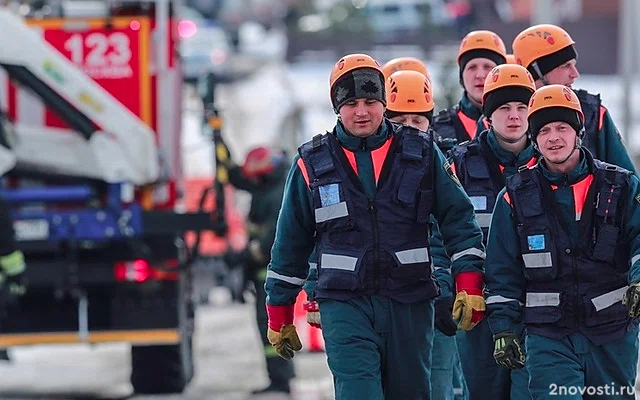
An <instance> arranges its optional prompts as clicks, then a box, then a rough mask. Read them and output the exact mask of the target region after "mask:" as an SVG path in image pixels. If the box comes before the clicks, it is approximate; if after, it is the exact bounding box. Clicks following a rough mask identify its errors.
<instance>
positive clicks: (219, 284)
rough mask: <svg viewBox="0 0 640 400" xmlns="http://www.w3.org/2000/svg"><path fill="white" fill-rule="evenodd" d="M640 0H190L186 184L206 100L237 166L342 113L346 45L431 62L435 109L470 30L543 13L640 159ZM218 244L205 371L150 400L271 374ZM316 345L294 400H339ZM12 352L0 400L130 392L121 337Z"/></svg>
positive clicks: (446, 97)
mask: <svg viewBox="0 0 640 400" xmlns="http://www.w3.org/2000/svg"><path fill="white" fill-rule="evenodd" d="M637 3H638V2H637V1H636V0H606V1H603V0H185V1H184V2H183V4H182V5H181V6H180V7H179V9H177V10H175V11H174V12H176V13H177V15H178V17H179V24H178V27H177V29H178V32H179V36H180V39H181V42H180V44H179V48H177V49H174V50H175V51H178V52H179V54H180V59H181V65H182V72H183V75H184V87H183V119H182V128H183V130H182V143H181V146H182V159H183V169H184V173H185V176H186V178H187V183H188V185H187V197H188V196H189V182H200V185H202V182H205V184H206V182H210V181H211V180H212V179H213V177H214V168H215V165H214V164H215V162H214V159H215V157H214V155H213V151H212V150H213V145H212V143H213V142H212V140H211V129H210V128H209V127H208V126H207V124H206V123H205V121H206V115H205V108H204V104H206V103H213V104H215V107H216V108H217V109H218V110H219V112H220V115H221V117H222V119H223V121H224V125H223V128H222V135H223V137H224V139H225V141H226V143H227V144H228V145H229V147H230V149H231V153H232V154H231V155H232V158H233V159H234V160H235V161H236V163H238V164H241V163H242V161H243V160H244V157H245V155H246V153H247V152H248V150H249V149H251V148H253V147H255V146H257V145H267V146H273V147H281V148H283V149H284V150H286V151H287V152H288V153H289V155H291V156H292V155H293V154H295V151H296V148H297V146H298V145H300V144H301V143H302V142H304V141H306V140H308V139H310V138H311V137H312V136H314V135H315V134H318V133H322V132H324V131H326V130H330V129H332V127H333V125H334V124H335V115H334V114H333V111H332V109H331V105H330V101H329V93H328V90H329V84H328V80H329V72H330V70H331V67H332V66H333V64H334V63H335V62H336V60H338V58H339V57H341V56H342V55H344V54H348V53H353V52H364V53H368V54H370V55H372V56H374V57H375V58H376V59H377V60H378V61H379V62H380V64H383V63H385V62H386V61H388V60H390V59H392V58H395V57H401V56H413V57H418V58H420V59H422V60H424V61H425V62H426V65H427V66H428V68H429V71H430V74H431V77H432V79H433V81H434V86H435V87H434V90H435V98H436V108H437V109H442V108H446V107H448V106H450V105H452V104H454V103H456V102H457V101H458V99H459V97H460V95H461V88H460V84H459V82H458V69H457V64H456V53H457V49H458V45H459V42H460V40H461V38H462V37H463V36H464V35H465V34H466V33H467V32H469V31H470V30H474V29H490V30H493V31H495V32H496V33H498V34H499V35H500V36H501V37H502V39H503V40H504V42H505V44H506V45H507V50H508V51H509V52H510V50H511V48H510V47H511V42H512V41H513V38H514V37H515V35H516V34H517V33H518V32H520V31H521V30H522V29H524V28H526V27H527V26H530V25H532V24H536V23H554V24H559V25H561V26H562V27H563V28H564V29H566V30H567V31H568V32H569V33H570V34H571V36H572V38H573V39H574V40H575V41H576V47H577V49H578V53H579V58H578V65H577V67H578V70H579V71H580V73H581V77H580V78H579V79H578V80H577V82H576V84H575V85H574V86H575V87H577V88H582V89H587V90H588V91H590V92H592V93H600V94H601V95H602V99H603V104H604V105H605V106H606V107H607V108H608V109H609V111H610V113H611V115H612V117H613V119H614V121H615V123H616V125H617V126H618V128H619V130H620V132H621V134H622V136H623V137H624V139H625V141H626V143H627V145H628V147H629V151H630V153H631V154H632V155H633V156H634V160H636V162H637V160H638V157H637V155H638V154H639V153H640V121H639V119H638V118H639V115H638V107H637V106H636V105H637V104H639V102H640V95H638V94H637V93H636V92H635V90H634V88H635V87H636V84H637V82H636V81H637V79H636V74H637V72H638V63H637V61H638V60H637V54H638V53H639V50H640V47H639V46H638V43H639V42H640V32H639V31H638V27H637V23H636V21H638V18H637V17H638V16H640V5H639V4H637ZM2 4H3V6H6V7H10V8H11V9H13V10H15V12H16V13H19V14H21V15H24V16H28V17H32V18H33V17H35V18H39V17H42V18H46V17H49V16H56V15H64V16H92V15H96V13H98V14H99V12H100V10H101V9H103V8H105V2H103V1H92V0H48V1H47V0H33V1H7V0H3V1H2ZM194 184H195V183H194ZM233 204H234V209H233V212H234V213H237V215H238V216H240V217H239V218H238V221H240V222H238V223H242V222H241V221H242V216H243V215H246V212H247V208H248V204H249V196H248V195H247V194H245V193H243V192H240V191H236V192H235V193H233ZM218 239H220V238H218ZM211 248H212V249H214V250H212V251H211V253H210V254H208V256H209V257H208V258H207V254H206V252H205V257H204V261H203V262H202V263H201V265H200V267H199V272H198V274H199V278H198V293H197V297H198V302H199V303H200V304H201V308H200V309H199V311H198V314H197V320H196V323H197V329H196V344H195V346H196V347H195V349H196V350H195V357H196V371H197V372H196V377H195V378H194V381H193V382H192V384H191V385H190V386H189V388H188V390H187V391H186V392H185V393H184V394H182V395H179V396H177V395H176V396H156V397H151V396H146V397H144V398H158V399H160V398H163V399H164V398H166V399H169V398H175V399H178V398H180V399H214V398H215V399H248V398H251V396H250V395H249V393H250V391H251V390H253V389H256V388H260V387H263V386H265V385H266V384H267V378H266V373H265V369H264V365H263V364H264V361H263V359H262V346H261V343H260V341H259V339H258V336H257V335H258V333H257V332H256V331H255V327H254V326H253V318H254V317H253V308H252V306H251V304H250V303H252V302H253V299H252V298H251V295H250V294H248V295H247V296H245V297H244V298H243V299H242V300H239V299H238V298H237V296H234V295H233V293H232V290H230V287H232V286H233V283H232V282H231V281H232V279H233V277H232V276H231V274H230V273H229V271H228V270H227V268H226V267H225V266H224V265H223V264H222V263H218V262H217V261H216V260H218V258H219V257H218V256H219V254H216V251H215V246H212V247H211ZM298 319H299V320H303V319H304V317H299V318H298ZM302 326H303V328H301V329H303V330H302V332H303V340H304V341H305V342H307V343H308V341H309V340H312V339H310V338H311V336H308V335H307V333H306V330H305V328H304V322H303V323H302ZM319 350H320V351H318V352H309V351H307V352H302V353H301V354H300V355H297V356H296V358H295V362H296V369H297V377H296V379H295V380H294V386H293V398H296V399H331V398H333V389H332V380H331V376H330V374H329V372H328V369H327V366H326V359H325V355H324V353H322V351H321V346H320V348H319ZM10 354H11V355H12V358H13V362H12V363H11V364H0V375H1V376H2V379H0V398H30V397H33V398H53V397H55V398H122V397H127V396H128V393H129V392H130V387H129V386H128V385H129V384H128V381H127V380H128V374H129V371H128V370H127V369H126V365H128V363H127V362H126V360H125V359H126V358H127V357H129V355H128V353H127V352H126V351H124V350H123V349H122V346H120V345H104V346H100V348H99V349H92V348H90V347H88V346H86V347H85V346H58V347H55V348H53V347H32V348H19V349H11V350H10ZM35 365H37V366H38V373H37V375H35V372H33V368H34V366H35ZM43 371H44V372H43ZM36 376H37V379H36ZM34 393H36V394H35V395H34ZM43 393H46V395H43ZM52 393H57V394H56V395H55V396H54V395H52ZM42 396H44V397H42ZM49 396H51V397H49ZM83 396H84V397H83ZM140 398H143V397H140Z"/></svg>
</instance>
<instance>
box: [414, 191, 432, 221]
mask: <svg viewBox="0 0 640 400" xmlns="http://www.w3.org/2000/svg"><path fill="white" fill-rule="evenodd" d="M432 204H433V190H420V202H419V203H418V210H417V214H416V222H418V223H419V224H426V223H427V222H429V217H430V216H431V206H432Z"/></svg>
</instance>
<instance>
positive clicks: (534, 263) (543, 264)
mask: <svg viewBox="0 0 640 400" xmlns="http://www.w3.org/2000/svg"><path fill="white" fill-rule="evenodd" d="M522 260H523V261H524V266H525V268H547V267H551V266H553V262H552V261H551V253H549V252H546V253H529V254H523V255H522Z"/></svg>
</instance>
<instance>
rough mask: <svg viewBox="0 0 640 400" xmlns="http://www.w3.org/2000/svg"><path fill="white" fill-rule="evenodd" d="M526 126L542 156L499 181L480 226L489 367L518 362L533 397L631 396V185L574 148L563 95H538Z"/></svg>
mask: <svg viewBox="0 0 640 400" xmlns="http://www.w3.org/2000/svg"><path fill="white" fill-rule="evenodd" d="M527 119H528V121H529V138H530V140H531V142H532V143H533V145H534V146H535V147H536V149H537V150H538V152H539V153H540V154H541V156H542V158H541V159H540V161H539V163H538V164H537V165H536V166H534V167H533V168H525V169H521V170H520V171H519V172H518V173H517V174H515V175H512V176H510V177H508V178H507V180H506V188H505V189H503V190H502V191H501V192H500V194H499V196H498V199H497V201H496V206H495V208H494V211H493V217H492V219H491V226H490V228H489V242H488V245H487V246H488V247H487V262H486V283H487V291H488V297H487V307H488V311H489V316H488V320H489V324H490V326H491V330H492V331H493V334H494V340H495V350H494V356H495V359H496V361H497V362H498V363H499V364H500V365H501V366H503V367H505V368H507V369H511V370H517V369H522V368H525V366H526V369H527V371H528V373H529V375H530V377H529V392H530V394H531V396H532V397H533V399H536V400H542V399H545V400H546V399H550V398H554V397H556V396H559V398H565V399H567V398H570V399H582V398H583V394H585V398H586V397H589V398H591V397H594V398H595V397H597V398H603V399H629V400H631V399H634V398H635V396H634V395H633V393H634V390H633V387H634V385H635V380H636V367H637V362H638V322H637V318H638V316H640V309H639V307H638V306H639V305H640V296H639V294H640V187H639V186H640V182H639V181H638V178H637V177H636V176H635V175H634V174H633V173H632V172H630V171H627V170H624V169H622V168H620V167H617V166H614V165H611V164H606V163H604V162H602V161H599V160H597V159H594V158H593V157H592V156H591V153H590V152H587V151H585V150H584V148H583V147H582V139H583V137H584V134H585V130H584V122H585V119H584V114H583V112H582V109H581V106H580V101H579V99H578V97H577V95H576V94H575V93H574V92H573V91H572V90H571V89H570V88H568V87H566V86H564V85H548V86H544V87H541V88H539V89H538V90H536V92H535V93H534V94H533V96H532V97H531V100H530V102H529V107H528V111H527ZM521 323H524V325H525V329H526V341H525V343H526V352H525V349H524V347H523V346H524V345H525V343H523V342H522V338H521V337H520V336H519V334H518V332H517V331H518V329H519V328H518V326H519V325H520V324H521ZM525 361H526V362H525Z"/></svg>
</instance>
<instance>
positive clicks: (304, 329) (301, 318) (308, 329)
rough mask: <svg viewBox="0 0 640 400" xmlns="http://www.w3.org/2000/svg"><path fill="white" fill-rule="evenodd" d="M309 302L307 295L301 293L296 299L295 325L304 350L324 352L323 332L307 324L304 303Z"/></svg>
mask: <svg viewBox="0 0 640 400" xmlns="http://www.w3.org/2000/svg"><path fill="white" fill-rule="evenodd" d="M306 301H307V294H306V293H305V292H304V291H301V292H300V294H299V295H298V298H297V299H296V306H295V308H294V310H295V311H294V314H295V325H296V329H297V330H298V332H299V334H300V340H301V341H302V345H303V348H305V349H307V351H309V352H311V353H317V352H323V351H324V338H323V337H322V330H320V329H318V328H314V327H313V326H311V325H309V324H308V323H307V312H306V311H305V310H304V303H305V302H306Z"/></svg>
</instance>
